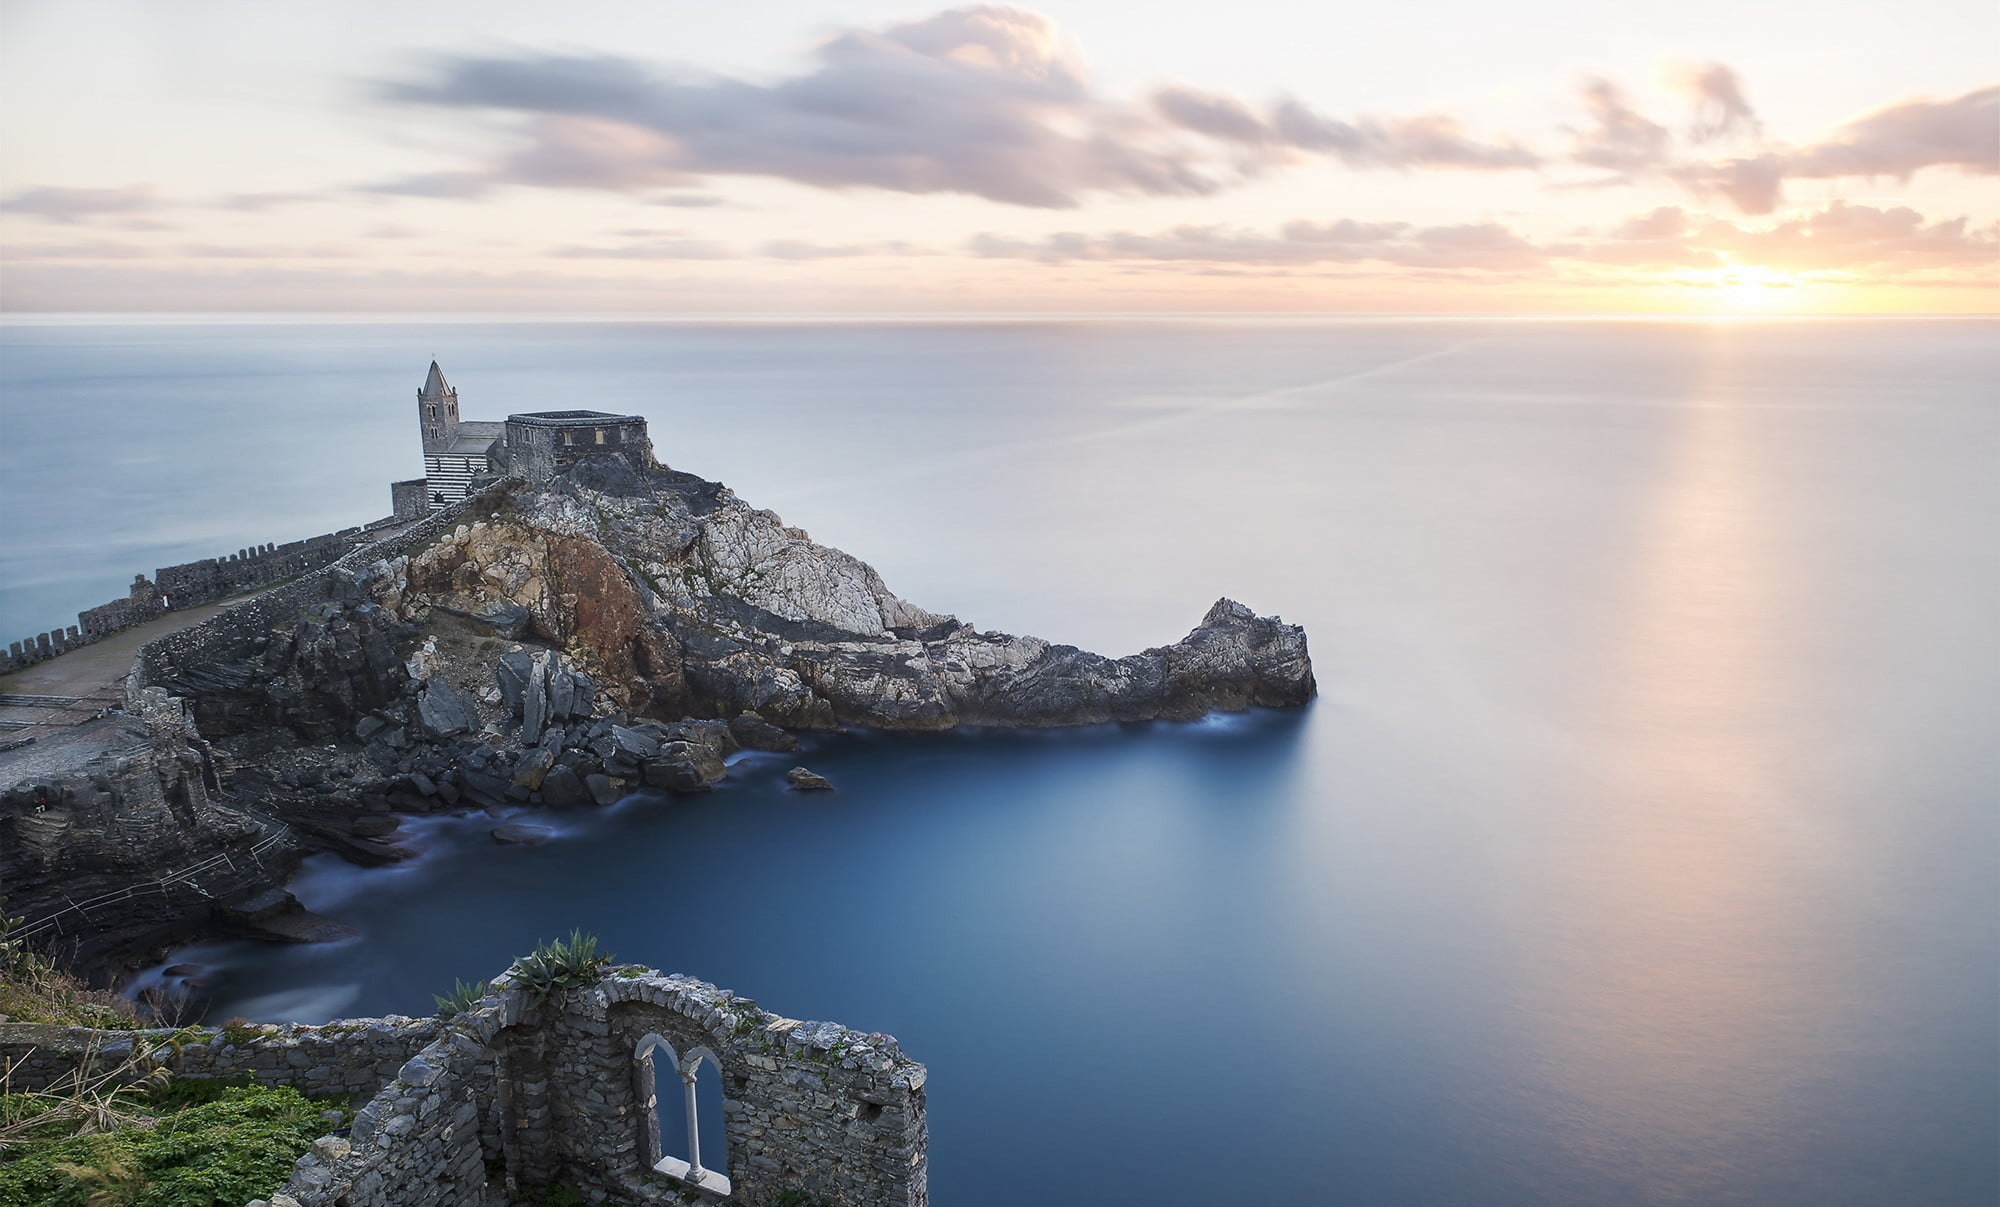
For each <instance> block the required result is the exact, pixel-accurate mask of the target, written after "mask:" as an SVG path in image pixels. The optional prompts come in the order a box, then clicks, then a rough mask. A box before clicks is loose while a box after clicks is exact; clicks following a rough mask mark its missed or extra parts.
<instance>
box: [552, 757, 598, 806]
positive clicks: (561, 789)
mask: <svg viewBox="0 0 2000 1207" xmlns="http://www.w3.org/2000/svg"><path fill="white" fill-rule="evenodd" d="M590 799H591V798H590V796H589V794H588V793H587V792H586V791H585V789H584V786H583V780H582V779H581V778H579V777H578V776H577V774H576V772H574V771H572V770H570V769H569V768H567V767H555V768H551V769H550V771H549V773H548V774H547V775H546V776H543V777H542V803H543V804H545V805H548V806H550V807H551V808H556V809H574V808H577V807H578V806H580V805H585V804H589V803H590Z"/></svg>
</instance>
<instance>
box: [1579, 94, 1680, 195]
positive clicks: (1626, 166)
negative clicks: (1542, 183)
mask: <svg viewBox="0 0 2000 1207" xmlns="http://www.w3.org/2000/svg"><path fill="white" fill-rule="evenodd" d="M1580 93H1581V96H1582V99H1583V106H1584V109H1585V110H1586V112H1587V114H1588V116H1589V118H1590V125H1589V126H1587V127H1585V128H1584V129H1582V130H1575V131H1572V132H1571V133H1572V134H1573V135H1574V137H1575V146H1574V148H1573V149H1572V150H1571V152H1570V157H1571V158H1572V159H1574V160H1576V162H1578V163H1581V164H1587V165H1589V166H1590V167H1593V168H1605V169H1608V170H1610V171H1613V172H1619V173H1625V174H1631V173H1638V172H1644V171H1646V170H1648V169H1652V168H1658V167H1661V166H1664V165H1665V164H1666V162H1667V158H1668V151H1669V149H1670V145H1671V143H1672V136H1671V135H1670V134H1669V133H1668V132H1667V128H1666V127H1665V126H1662V125H1660V124H1659V123H1658V122H1655V121H1653V120H1652V119H1651V118H1648V117H1646V116H1645V115H1644V114H1642V113H1640V112H1639V111H1638V110H1636V109H1634V108H1633V107H1632V106H1631V104H1630V102H1628V101H1627V100H1626V99H1625V94H1624V93H1623V92H1621V91H1620V90H1619V88H1618V86H1617V85H1616V84H1613V83H1612V82H1611V81H1610V80H1606V79H1590V80H1585V81H1584V83H1583V86H1582V88H1581V90H1580Z"/></svg>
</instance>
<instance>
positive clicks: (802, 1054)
mask: <svg viewBox="0 0 2000 1207" xmlns="http://www.w3.org/2000/svg"><path fill="white" fill-rule="evenodd" d="M140 1034H141V1035H142V1036H143V1037H145V1038H151V1039H155V1040H159V1039H164V1038H166V1037H168V1036H170V1035H175V1034H176V1033H172V1032H157V1033H140ZM179 1037H180V1039H181V1043H180V1045H179V1046H178V1049H177V1051H175V1052H174V1054H173V1055H171V1056H170V1058H169V1059H170V1060H171V1061H172V1062H173V1065H174V1067H175V1068H176V1070H177V1071H178V1074H179V1075H180V1076H186V1077H231V1076H248V1077H251V1078H252V1079H254V1080H256V1081H258V1082H259V1083H261V1084H266V1085H293V1086H296V1087H298V1088H300V1089H301V1090H305V1091H307V1092H311V1093H318V1094H354V1093H359V1092H365V1091H366V1088H372V1087H374V1086H376V1085H381V1088H380V1090H379V1092H376V1093H375V1094H374V1096H373V1097H372V1098H370V1099H369V1101H368V1103H367V1105H366V1106H365V1107H363V1108H362V1109H361V1111H360V1113H359V1114H358V1115H357V1116H356V1118H355V1120H354V1124H353V1127H352V1128H351V1129H349V1134H348V1135H346V1136H339V1135H334V1136H326V1137H322V1138H321V1139H320V1140H318V1141H316V1142H315V1143H314V1144H313V1148H312V1151H311V1152H310V1153H308V1154H306V1155H305V1156H303V1157H301V1158H300V1159H299V1161H298V1163H297V1166H296V1168H295V1169H294V1171H293V1174H292V1176H291V1178H290V1179H289V1180H288V1181H287V1182H286V1183H285V1185H284V1186H283V1187H282V1188H280V1189H278V1190H277V1191H276V1193H274V1194H273V1195H272V1196H271V1198H270V1199H269V1200H268V1207H484V1205H485V1204H487V1203H489V1202H491V1201H492V1199H493V1197H494V1194H495V1192H496V1191H505V1192H508V1193H509V1194H514V1193H519V1192H523V1191H528V1192H532V1191H533V1190H534V1189H535V1188H538V1187H543V1186H549V1185H553V1184H557V1183H567V1184H569V1185H573V1186H577V1187H579V1188H581V1189H583V1190H584V1191H586V1193H591V1194H593V1195H606V1196H609V1197H610V1198H612V1199H615V1200H617V1201H619V1202H622V1203H627V1204H651V1203H714V1204H721V1203H741V1204H745V1205H746V1207H774V1205H777V1204H788V1205H789V1204H801V1203H813V1204H824V1205H825V1207H927V1205H928V1202H929V1196H928V1191H927V1188H926V1174H927V1158H926V1144H927V1140H928V1135H927V1131H926V1126H925V1120H924V1081H925V1070H924V1066H922V1065H920V1064H918V1063H916V1062H915V1061H912V1060H910V1059H909V1058H908V1057H906V1056H904V1055H903V1052H902V1049H901V1048H900V1047H898V1046H897V1044H896V1041H895V1040H894V1039H892V1038H890V1037H889V1036H886V1035H871V1034H863V1033H861V1032H857V1031H851V1030H849V1029H847V1028H845V1027H842V1026H840V1025H838V1024H836V1023H807V1022H800V1021H798V1020H796V1019H788V1018H781V1017H779V1016H778V1015H775V1014H771V1013H769V1012H768V1011H765V1010H762V1009H759V1008H758V1006H757V1004H756V1003H755V1002H752V1001H750V1000H748V999H745V998H739V997H737V996H736V995H735V994H733V993H729V992H727V991H726V990H721V989H717V988H716V987H715V986H713V985H709V984H705V983H704V982H701V981H697V980H694V979H692V978H690V977H685V976H679V975H671V976H669V975H662V974H660V973H658V972H656V971H654V970H652V969H646V968H637V967H623V968H614V969H611V970H609V971H608V972H607V974H606V975H605V976H604V977H603V978H602V979H601V980H599V981H598V982H597V983H596V984H595V985H588V986H583V987H580V988H573V989H568V990H562V991H559V992H557V993H556V994H554V995H552V996H551V997H549V998H548V999H546V1000H538V999H537V998H536V997H535V996H534V995H533V994H531V993H530V992H529V991H527V990H525V989H522V988H519V987H516V986H514V985H512V984H511V983H510V982H509V979H508V978H507V977H505V976H503V977H501V978H500V979H499V980H496V981H495V982H494V983H493V988H492V991H491V992H490V993H489V994H488V995H487V997H485V998H484V999H483V1000H481V1001H480V1002H479V1003H478V1004H477V1005H476V1006H475V1007H473V1008H472V1009H471V1010H469V1011H467V1012H465V1013H463V1014H460V1015H458V1016H457V1017H455V1018H453V1019H452V1020H451V1021H450V1022H449V1023H445V1024H439V1023H436V1022H434V1021H431V1020H421V1021H419V1020H410V1019H398V1018H388V1019H361V1020H353V1021H348V1022H341V1023H331V1024H328V1025H326V1026H324V1027H302V1026H288V1027H281V1028H269V1029H252V1030H249V1031H241V1030H239V1031H235V1032H231V1031H216V1030H213V1029H195V1030H192V1031H189V1032H183V1033H179ZM133 1039H134V1033H131V1032H113V1031H87V1030H82V1029H73V1028H61V1027H35V1026H25V1025H21V1024H12V1025H0V1064H5V1063H7V1062H9V1061H18V1062H20V1063H19V1066H18V1068H17V1071H16V1074H15V1076H16V1079H17V1081H16V1084H17V1086H19V1087H20V1088H39V1087H42V1086H46V1085H49V1084H51V1083H53V1082H56V1081H59V1080H60V1079H61V1078H62V1077H63V1076H64V1075H65V1074H66V1073H67V1072H68V1071H69V1070H71V1069H73V1068H75V1067H76V1066H77V1064H78V1063H80V1062H82V1061H84V1060H88V1059H93V1058H95V1059H100V1060H101V1059H106V1058H109V1059H113V1060H115V1059H117V1058H118V1057H119V1055H120V1052H119V1050H118V1049H117V1045H120V1044H123V1045H130V1044H131V1043H132V1042H133ZM661 1041H664V1042H665V1043H667V1044H669V1045H671V1046H672V1048H673V1049H674V1051H675V1052H677V1053H679V1054H681V1055H682V1056H683V1057H691V1056H692V1055H693V1054H694V1053H696V1052H701V1053H703V1054H704V1055H705V1056H706V1058H707V1059H708V1060H711V1061H713V1062H714V1063H715V1064H716V1065H717V1066H718V1067H719V1069H720V1073H721V1078H722V1091H723V1113H724V1118H725V1133H726V1136H727V1151H726V1153H725V1154H724V1156H723V1160H722V1161H721V1162H717V1161H716V1160H715V1158H714V1156H713V1155H712V1154H704V1161H705V1163H707V1164H708V1165H710V1166H711V1167H714V1166H715V1165H717V1164H721V1165H722V1167H723V1168H722V1169H720V1170H718V1171H716V1174H720V1175H726V1178H727V1183H726V1191H725V1189H724V1186H725V1183H724V1181H723V1178H722V1177H721V1176H716V1174H711V1175H710V1176H709V1177H706V1178H703V1179H701V1180H699V1181H697V1182H693V1183H691V1182H689V1181H688V1180H686V1179H687V1175H686V1174H685V1173H682V1172H680V1171H682V1170H685V1169H686V1165H685V1163H678V1162H675V1161H674V1160H672V1159H671V1158H667V1159H665V1160H662V1159H660V1153H659V1151H658V1149H659V1135H658V1130H657V1128H658V1122H657V1120H656V1119H655V1118H654V1115H653V1112H652V1110H651V1106H650V1103H651V1101H652V1099H653V1096H654V1093H655V1088H656V1082H657V1081H659V1080H663V1078H660V1077H658V1076H657V1067H656V1065H655V1064H654V1058H653V1057H651V1056H649V1055H648V1051H649V1050H650V1046H651V1045H652V1044H653V1043H656V1042H661ZM125 1050H128V1051H129V1047H128V1048H126V1049H125ZM384 1080H386V1081H387V1084H386V1085H382V1084H381V1083H382V1082H383V1081H384ZM668 1088H669V1089H672V1088H674V1087H668ZM265 1204H266V1201H265V1200H257V1201H256V1203H253V1204H252V1207H265Z"/></svg>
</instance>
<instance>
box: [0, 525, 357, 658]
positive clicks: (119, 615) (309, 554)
mask: <svg viewBox="0 0 2000 1207" xmlns="http://www.w3.org/2000/svg"><path fill="white" fill-rule="evenodd" d="M395 523H396V520H395V519H394V518H393V517H391V518H389V519H382V520H377V521H375V522H374V523H372V524H367V525H364V526H361V527H358V528H343V529H341V530H340V531H339V532H328V533H323V534H321V535H319V536H313V537H307V538H306V539H305V540H302V541H288V542H286V543H284V544H282V545H276V544H272V545H257V546H255V547H253V548H249V549H239V550H237V551H236V552H235V553H232V554H230V555H229V556H227V557H205V558H202V559H200V560H198V561H192V562H182V563H181V564H180V565H178V566H162V567H160V568H159V569H158V570H155V571H154V572H153V578H152V580H150V581H149V580H148V579H147V578H146V576H145V575H143V574H140V575H137V576H135V577H134V578H133V580H132V586H131V588H130V589H129V590H128V591H127V592H126V594H125V597H124V598H123V599H114V600H112V601H111V602H109V603H104V604H99V605H98V606H96V607H94V608H85V609H84V610H83V611H81V612H79V613H77V616H76V619H77V623H76V624H73V625H71V626H69V627H68V628H67V629H51V630H49V631H48V632H46V633H39V634H36V635H35V636H33V637H29V638H26V639H24V640H21V641H16V642H12V643H10V644H9V645H8V647H7V648H6V649H5V650H0V674H6V673H7V672H9V671H17V670H20V669H22V668H23V667H29V666H33V665H35V664H36V663H38V662H46V661H47V660H49V659H50V658H53V657H55V656H56V655H58V654H66V653H68V652H69V651H71V650H73V649H77V648H79V647H82V646H86V645H89V644H91V643H92V642H96V641H102V640H103V639H104V638H106V637H109V636H111V635H112V634H113V633H122V632H124V631H125V630H126V629H129V628H132V627H133V626H134V625H141V624H144V623H146V622H147V621H149V620H157V619H158V618H159V617H161V616H164V615H166V614H167V613H168V612H176V611H180V610H182V609H185V608H193V607H199V606H200V605H202V604H207V603H214V602H215V601H216V600H218V599H227V598H229V597H230V596H232V595H240V594H242V593H243V592H245V591H252V590H255V589H257V588H258V587H264V586H269V585H270V584H272V583H278V582H283V581H284V580H286V579H288V578H296V577H298V576H299V575H301V574H307V573H310V572H312V571H314V570H319V569H322V568H324V567H326V566H329V565H331V564H333V562H334V561H336V560H337V559H339V558H340V557H342V556H343V555H345V554H346V553H348V552H349V551H351V550H353V549H355V548H357V547H361V546H365V545H367V544H368V543H369V542H371V541H373V540H375V539H376V538H377V537H378V536H379V535H380V530H381V529H383V528H385V527H390V526H392V525H393V524H395Z"/></svg>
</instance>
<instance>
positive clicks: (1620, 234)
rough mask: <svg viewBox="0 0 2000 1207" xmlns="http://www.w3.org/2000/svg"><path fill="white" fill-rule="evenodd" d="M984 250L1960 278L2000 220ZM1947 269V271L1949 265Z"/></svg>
mask: <svg viewBox="0 0 2000 1207" xmlns="http://www.w3.org/2000/svg"><path fill="white" fill-rule="evenodd" d="M967 250H969V251H970V252H972V253H973V254H974V255H978V256H985V257H994V258H1004V259H1017V260H1034V261H1040V262H1042V263H1048V264H1065V263H1075V262H1118V263H1132V264H1138V265H1148V264H1150V265H1153V266H1156V267H1162V268H1175V269H1179V270H1183V271H1195V270H1199V271H1209V270H1214V269H1218V268H1229V267H1244V266H1256V267H1261V268H1263V269H1266V270H1271V269H1280V268H1310V267H1313V266H1326V265H1340V264H1371V263H1372V264H1380V265H1391V266H1395V267H1398V268H1402V269H1408V270H1415V271H1419V272H1426V271H1428V272H1438V273H1457V274H1465V273H1486V274H1515V273H1522V272H1528V271H1539V272H1544V273H1554V274H1557V275H1561V274H1562V273H1563V272H1564V271H1565V270H1566V269H1583V268H1586V267H1588V266H1620V267H1625V268H1633V269H1722V268H1727V267H1730V266H1731V265H1757V266H1761V267H1764V268H1769V269H1776V270H1781V271H1786V272H1794V273H1805V274H1827V273H1833V274H1840V275H1843V276H1851V275H1862V276H1868V277H1871V278H1873V279H1876V280H1896V279H1903V278H1915V279H1921V280H1925V281H1935V282H1937V283H1943V284H1950V283H1953V282H1954V281H1955V280H1963V279H1964V278H1965V277H1966V275H1967V274H1979V273H1984V274H1985V275H1987V276H1990V275H1991V273H1992V270H1993V269H1994V267H1995V265H1996V264H2000V224H1994V225H1990V226H1988V227H1986V228H1984V229H1973V228H1972V227H1971V226H1970V225H1969V223H1968V222H1967V221H1966V219H1964V218H1955V219H1951V220H1949V221H1944V222H1934V223H1933V222H1926V221H1925V219H1924V218H1923V216H1922V215H1921V214H1918V213H1917V212H1916V211H1914V210H1911V209H1908V208H1906V207H1897V208H1893V209H1877V208H1874V207H1871V206H1861V205H1842V204H1834V205H1831V206H1828V207H1827V208H1825V209H1822V210H1819V211H1817V212H1815V213H1813V214H1809V215H1806V216H1804V217H1800V218H1797V219H1792V220H1789V221H1785V222H1780V223H1776V224H1774V225H1769V226H1749V225H1742V224H1738V223H1735V222H1730V221H1727V220H1723V219H1716V218H1703V217H1700V216H1697V215H1694V214H1690V213H1688V212H1687V211H1686V210H1683V209H1681V208H1680V207H1678V206H1660V207H1657V208H1655V209H1653V210H1651V211H1649V212H1647V213H1644V214H1639V215H1636V216H1634V217H1632V218H1630V219H1628V220H1626V221H1625V222H1623V223H1621V224H1619V225H1617V226H1615V227H1614V228H1612V229H1611V230H1609V231H1607V232H1604V233H1602V234H1597V235H1591V234H1590V233H1589V232H1584V235H1583V236H1582V237H1579V238H1576V239H1572V240H1565V241H1563V242H1536V241H1535V240H1532V239H1529V238H1527V237H1526V236H1524V235H1522V234H1521V233H1520V232H1518V231H1515V230H1513V229H1511V228H1510V227H1507V226H1505V225H1503V224H1501V223H1497V222H1475V223H1464V224H1459V225H1447V226H1428V227H1418V226H1412V225H1410V224H1408V223H1402V222H1358V221H1355V220H1352V219H1339V220H1336V221H1331V222H1311V221H1303V220H1301V221H1295V222H1290V223H1286V224H1285V225H1283V226H1282V227H1280V228H1279V230H1278V231H1277V232H1276V233H1275V234H1273V233H1266V232H1262V231H1255V230H1246V229H1242V228H1237V227H1224V226H1198V225H1188V226H1177V227H1173V228H1170V229H1168V230H1165V231H1160V232H1157V233H1153V234H1139V233H1134V232H1130V231H1114V232H1109V233H1104V234H1084V233H1079V232H1067V233H1063V234H1058V235H1051V236H1047V237H1045V238H1042V239H1018V238H1010V237H1007V236H1002V235H995V234H982V235H979V236H976V237H975V238H974V239H973V240H972V241H971V242H970V243H969V244H968V247H967ZM1940 274H1942V275H1940Z"/></svg>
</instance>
